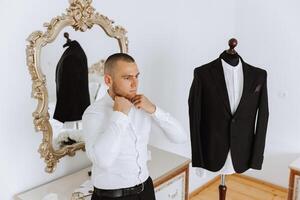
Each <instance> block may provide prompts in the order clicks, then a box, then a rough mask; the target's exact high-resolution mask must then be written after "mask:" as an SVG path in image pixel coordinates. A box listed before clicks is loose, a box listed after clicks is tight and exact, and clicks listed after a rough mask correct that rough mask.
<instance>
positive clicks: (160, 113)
mask: <svg viewBox="0 0 300 200" xmlns="http://www.w3.org/2000/svg"><path fill="white" fill-rule="evenodd" d="M150 115H151V116H152V117H153V118H154V119H160V120H164V119H167V118H168V113H165V112H164V111H163V110H162V109H161V108H159V107H158V106H156V109H155V111H154V113H152V114H150Z"/></svg>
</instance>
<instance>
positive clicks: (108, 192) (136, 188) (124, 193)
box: [94, 181, 146, 198]
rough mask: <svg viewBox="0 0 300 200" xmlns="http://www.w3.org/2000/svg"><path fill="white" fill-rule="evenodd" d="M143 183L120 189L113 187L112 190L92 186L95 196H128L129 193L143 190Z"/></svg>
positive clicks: (132, 193)
mask: <svg viewBox="0 0 300 200" xmlns="http://www.w3.org/2000/svg"><path fill="white" fill-rule="evenodd" d="M145 183H146V181H145V182H144V183H141V184H139V185H136V186H133V187H129V188H122V189H113V190H104V189H99V188H96V187H94V192H95V193H96V195H97V196H100V197H111V198H113V197H124V196H130V195H136V194H139V193H141V192H142V191H144V187H145V186H144V185H145Z"/></svg>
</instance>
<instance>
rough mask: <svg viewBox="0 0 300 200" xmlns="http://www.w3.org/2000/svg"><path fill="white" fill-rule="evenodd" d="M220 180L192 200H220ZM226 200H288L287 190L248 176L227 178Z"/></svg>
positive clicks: (201, 190) (208, 185)
mask: <svg viewBox="0 0 300 200" xmlns="http://www.w3.org/2000/svg"><path fill="white" fill-rule="evenodd" d="M219 185H220V178H219V177H218V178H216V179H214V180H213V181H211V182H210V183H208V184H207V185H206V186H204V187H202V188H201V189H200V190H198V191H195V192H193V193H192V194H191V195H190V200H219V190H218V187H219ZM226 186H227V193H226V200H286V199H287V189H284V188H281V187H278V186H275V185H272V184H268V183H265V182H263V181H259V180H256V179H253V178H250V177H247V176H241V175H231V176H226Z"/></svg>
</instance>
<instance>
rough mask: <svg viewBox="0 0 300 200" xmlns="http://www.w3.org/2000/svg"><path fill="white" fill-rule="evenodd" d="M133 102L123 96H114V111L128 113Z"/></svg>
mask: <svg viewBox="0 0 300 200" xmlns="http://www.w3.org/2000/svg"><path fill="white" fill-rule="evenodd" d="M132 106H133V104H132V103H131V102H130V101H129V100H128V99H126V98H125V97H120V96H115V104H114V111H119V112H122V113H124V114H125V115H128V113H129V111H130V109H131V107H132Z"/></svg>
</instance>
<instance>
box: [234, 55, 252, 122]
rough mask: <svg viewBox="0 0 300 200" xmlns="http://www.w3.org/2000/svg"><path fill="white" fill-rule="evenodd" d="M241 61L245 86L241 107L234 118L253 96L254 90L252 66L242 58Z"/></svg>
mask: <svg viewBox="0 0 300 200" xmlns="http://www.w3.org/2000/svg"><path fill="white" fill-rule="evenodd" d="M240 60H241V62H242V67H243V74H244V85H243V92H242V97H241V100H240V102H239V105H238V107H237V109H236V111H235V113H234V116H235V115H236V114H238V112H239V110H240V109H241V107H242V105H243V104H244V103H245V101H246V100H247V97H248V96H249V95H250V94H251V88H252V85H253V80H254V77H253V76H252V73H251V69H250V66H249V65H248V64H247V63H245V62H244V61H243V59H242V58H241V57H240Z"/></svg>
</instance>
